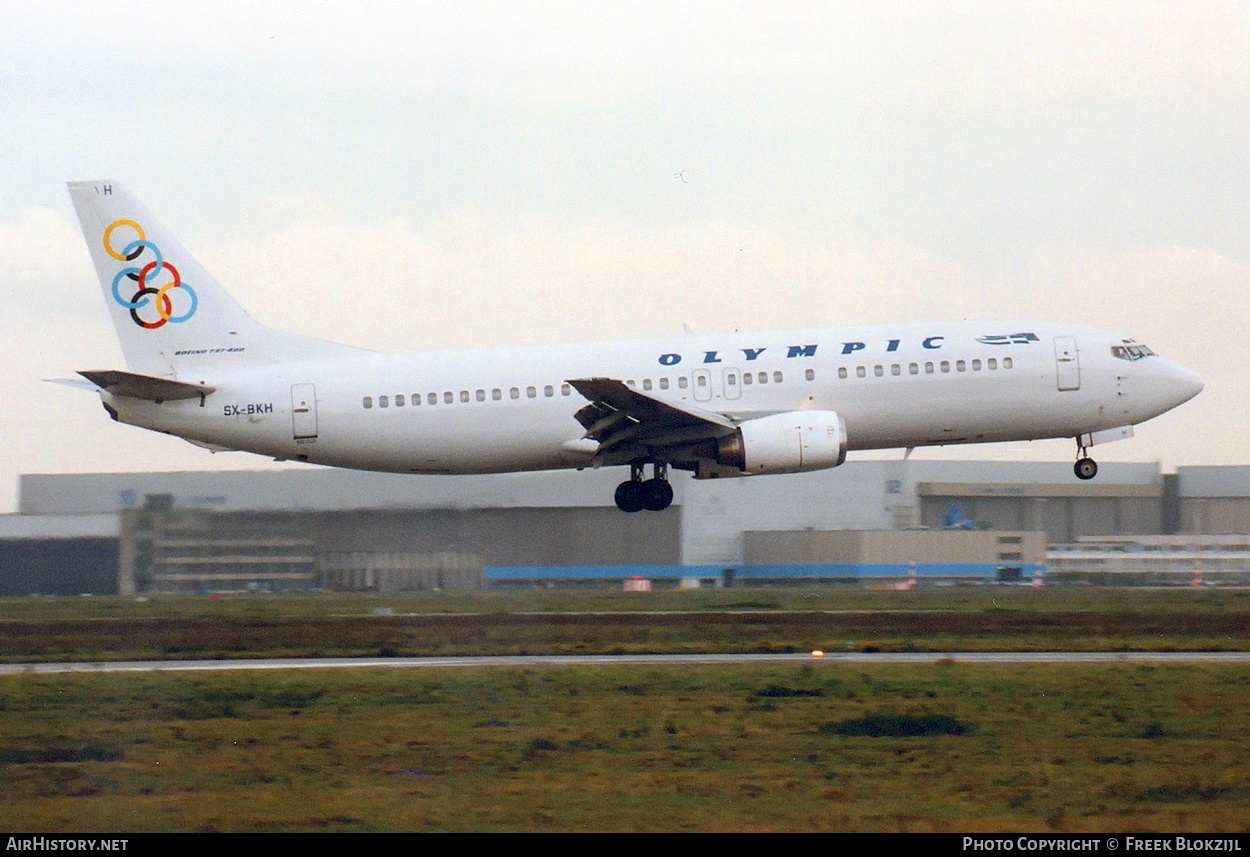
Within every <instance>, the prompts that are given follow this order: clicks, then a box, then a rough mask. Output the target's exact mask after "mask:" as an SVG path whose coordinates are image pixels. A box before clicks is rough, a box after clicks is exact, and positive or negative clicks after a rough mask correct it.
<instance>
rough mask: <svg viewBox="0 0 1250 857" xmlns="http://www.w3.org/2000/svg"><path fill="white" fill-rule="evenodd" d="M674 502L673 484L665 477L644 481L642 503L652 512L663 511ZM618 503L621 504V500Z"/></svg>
mask: <svg viewBox="0 0 1250 857" xmlns="http://www.w3.org/2000/svg"><path fill="white" fill-rule="evenodd" d="M672 503H673V486H672V485H669V484H668V482H667V481H665V480H663V479H648V480H647V481H646V482H643V483H642V505H643V507H644V508H646V509H647V510H649V511H652V512H663V511H664V510H665V509H667V508H668V507H669V506H671V505H672ZM617 505H620V504H619V502H618V503H617Z"/></svg>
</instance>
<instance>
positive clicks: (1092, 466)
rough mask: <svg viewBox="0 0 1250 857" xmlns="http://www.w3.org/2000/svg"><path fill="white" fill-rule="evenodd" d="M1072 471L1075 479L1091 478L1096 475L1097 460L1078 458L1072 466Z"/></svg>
mask: <svg viewBox="0 0 1250 857" xmlns="http://www.w3.org/2000/svg"><path fill="white" fill-rule="evenodd" d="M1072 472H1073V473H1075V474H1076V478H1077V479H1086V480H1088V479H1093V478H1094V477H1095V476H1097V475H1098V462H1096V461H1094V459H1092V458H1078V459H1077V461H1076V464H1074V465H1073V466H1072Z"/></svg>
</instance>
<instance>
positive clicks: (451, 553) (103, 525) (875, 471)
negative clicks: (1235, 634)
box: [0, 459, 1250, 596]
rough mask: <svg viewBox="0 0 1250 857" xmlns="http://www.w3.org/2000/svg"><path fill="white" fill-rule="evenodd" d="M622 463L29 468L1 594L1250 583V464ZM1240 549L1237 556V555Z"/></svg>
mask: <svg viewBox="0 0 1250 857" xmlns="http://www.w3.org/2000/svg"><path fill="white" fill-rule="evenodd" d="M618 481H619V473H617V472H615V471H602V472H596V471H585V472H580V473H577V472H557V473H531V474H509V475H491V476H414V475H395V474H375V473H363V472H356V471H347V470H333V469H321V468H309V469H306V470H264V471H220V472H173V473H100V474H75V475H62V474H58V475H41V474H31V475H24V476H22V477H21V482H20V486H19V511H18V513H17V514H14V515H0V595H10V596H11V595H25V594H32V593H45V594H61V595H64V594H77V593H82V592H91V593H100V594H105V593H122V594H130V593H139V592H210V591H239V590H265V591H283V590H305V589H329V590H344V591H353V590H360V591H399V590H441V589H462V588H477V587H486V586H518V585H521V586H529V585H547V586H550V585H599V586H602V585H621V583H622V581H627V580H633V579H645V580H647V581H650V582H652V583H654V584H655V585H656V586H676V585H686V586H693V585H714V586H726V585H728V586H758V585H787V584H789V585H796V584H809V583H811V582H821V581H823V582H861V583H863V582H868V583H874V584H881V583H882V582H889V583H890V584H891V585H915V583H916V582H917V581H919V582H921V583H927V582H928V583H931V582H984V581H991V580H997V581H1003V582H1014V581H1017V580H1022V581H1030V580H1036V579H1039V578H1042V577H1044V578H1045V579H1046V580H1047V581H1048V582H1049V581H1055V580H1065V579H1067V580H1077V579H1080V580H1084V581H1086V582H1096V583H1106V582H1115V581H1117V580H1118V581H1127V580H1129V578H1130V576H1136V577H1134V578H1133V580H1134V581H1135V582H1143V581H1155V582H1159V581H1162V582H1173V583H1176V582H1184V583H1189V582H1190V580H1191V579H1192V578H1195V577H1196V576H1198V577H1202V579H1203V581H1204V582H1205V583H1212V582H1239V583H1240V582H1250V581H1243V577H1250V535H1247V534H1250V467H1183V468H1181V469H1180V470H1179V471H1178V472H1177V473H1175V474H1165V473H1162V472H1161V471H1160V469H1159V467H1158V465H1157V464H1154V463H1129V464H1115V463H1106V464H1104V465H1103V466H1102V468H1101V469H1100V472H1099V475H1098V479H1097V480H1094V481H1092V482H1081V481H1078V480H1076V479H1075V478H1074V477H1073V475H1072V469H1071V465H1070V464H1067V463H1063V462H981V461H916V460H902V459H895V460H877V461H858V462H848V463H847V464H845V465H843V466H842V467H839V468H836V469H833V470H826V471H820V472H816V473H808V474H795V475H782V476H768V477H766V478H761V477H755V478H742V479H723V480H706V481H695V480H678V481H676V483H675V487H676V489H677V496H676V499H675V501H674V503H673V505H672V506H671V507H670V508H669V509H667V510H665V511H663V512H639V513H636V514H627V513H623V512H621V511H619V510H618V509H617V508H616V507H615V505H614V504H613V502H612V492H613V489H614V487H615V485H616V483H617V482H618ZM1242 557H1244V558H1245V560H1246V562H1244V563H1243V562H1242Z"/></svg>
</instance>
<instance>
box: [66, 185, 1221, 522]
mask: <svg viewBox="0 0 1250 857" xmlns="http://www.w3.org/2000/svg"><path fill="white" fill-rule="evenodd" d="M69 190H70V196H71V197H72V198H73V201H74V208H75V209H76V211H77V213H78V219H79V221H80V222H81V224H82V229H83V233H84V235H85V236H86V239H87V247H88V249H89V250H90V252H91V258H92V261H93V262H94V263H95V268H96V272H97V274H98V275H99V278H100V284H101V286H102V288H103V291H104V298H105V303H106V304H107V305H108V308H109V312H110V313H111V315H112V318H113V323H114V325H115V326H116V328H117V334H118V337H119V338H120V339H121V345H122V350H123V352H124V354H125V357H126V364H127V368H126V371H121V370H116V369H113V370H95V371H85V372H81V373H80V374H81V375H83V377H85V378H87V379H88V380H89V381H91V382H92V383H93V384H94V385H95V386H96V387H97V388H98V389H99V393H100V397H101V399H102V400H103V403H104V408H105V410H107V411H108V413H109V415H110V416H111V417H112V418H113V419H114V420H117V421H119V422H123V423H128V424H130V425H135V426H141V427H143V428H147V429H152V430H154V431H160V432H165V433H166V434H172V435H176V436H178V437H181V438H185V439H186V440H188V441H190V442H191V443H194V444H196V445H199V446H203V447H206V448H208V449H212V450H245V451H248V452H254V453H258V454H261V455H268V456H272V457H273V458H276V459H279V460H287V459H290V460H298V461H306V462H310V463H314V464H324V465H332V466H336V467H350V468H356V469H360V470H380V471H392V472H398V473H504V472H510V471H522V470H549V469H556V468H578V469H581V468H585V467H607V466H628V467H629V473H630V476H629V479H627V480H626V481H624V482H622V483H621V485H620V487H618V488H617V490H616V504H617V506H619V507H620V508H621V509H623V510H625V511H627V512H636V511H639V510H641V509H651V510H656V511H659V510H661V509H665V508H667V507H668V506H669V504H670V503H672V500H673V489H672V488H671V487H670V485H669V481H668V475H669V470H670V468H675V469H679V470H688V471H691V472H692V473H693V474H694V476H695V478H697V479H707V478H716V477H728V476H748V475H759V474H769V473H798V472H803V471H809V470H820V469H823V468H828V467H837V466H838V465H839V464H841V463H842V462H843V461H844V460H845V458H846V454H847V452H848V451H849V450H864V449H884V448H894V447H901V448H912V447H918V446H932V445H941V444H953V443H990V442H998V441H1015V440H1034V439H1040V438H1055V437H1070V438H1075V439H1076V444H1077V461H1076V465H1075V473H1076V476H1077V477H1079V478H1081V479H1092V478H1093V477H1094V475H1095V474H1096V473H1097V469H1098V467H1097V465H1096V464H1095V463H1094V461H1093V459H1091V458H1090V457H1089V456H1088V454H1087V449H1088V448H1089V447H1090V446H1093V445H1094V444H1096V443H1102V442H1106V441H1110V440H1118V439H1120V438H1124V437H1130V436H1131V435H1132V432H1133V429H1132V427H1133V426H1134V425H1136V424H1137V423H1140V422H1142V421H1144V420H1148V419H1150V418H1152V417H1156V416H1158V415H1159V414H1162V413H1164V412H1165V411H1168V410H1170V409H1172V408H1175V407H1176V406H1177V405H1179V404H1181V403H1182V402H1185V401H1187V400H1189V399H1191V398H1193V397H1194V396H1196V395H1197V394H1198V392H1199V391H1200V390H1202V379H1201V378H1199V377H1198V375H1197V374H1195V373H1194V372H1192V371H1190V370H1189V369H1186V368H1185V367H1183V366H1180V365H1178V364H1177V363H1174V362H1172V361H1169V360H1166V359H1164V358H1163V357H1160V356H1158V355H1156V354H1155V353H1154V352H1153V351H1151V350H1150V349H1149V348H1147V347H1146V346H1145V345H1143V344H1141V343H1138V342H1135V341H1134V340H1132V339H1127V338H1124V337H1122V336H1120V335H1119V334H1115V333H1109V332H1107V331H1105V330H1099V329H1096V328H1091V327H1083V326H1077V325H1070V324H1056V323H1054V322H1044V321H1010V320H1008V321H985V322H983V321H975V322H967V321H964V322H950V323H939V322H934V323H922V324H917V323H908V324H896V325H884V326H875V327H854V328H834V329H819V330H816V329H813V330H797V331H787V332H780V333H750V334H748V333H732V334H720V335H715V336H700V337H693V336H684V337H681V338H679V339H671V340H646V341H629V342H610V343H593V344H583V345H564V346H537V347H527V348H509V349H495V350H486V351H463V352H417V353H412V354H399V355H392V354H379V353H375V352H371V351H366V350H362V349H358V348H353V347H350V346H346V345H337V344H333V343H329V342H323V341H320V340H316V339H310V338H307V337H303V336H297V335H294V334H290V333H286V332H282V331H278V330H274V329H271V328H267V327H265V326H262V325H260V324H258V323H257V322H255V321H253V320H252V318H251V317H250V316H248V314H247V313H246V312H245V311H244V310H243V309H242V308H241V307H240V306H239V305H238V304H237V303H235V301H234V300H233V299H232V298H231V297H230V296H229V295H228V294H227V293H226V291H225V290H224V289H223V288H222V287H221V286H220V285H218V283H217V282H216V281H215V280H214V279H213V278H212V277H211V276H210V275H209V274H208V272H206V271H205V270H204V269H203V268H201V267H200V266H199V264H197V263H196V261H195V260H194V259H193V258H191V255H190V254H189V253H188V252H187V251H186V250H185V249H184V248H183V247H182V245H181V244H179V243H178V241H177V240H176V239H175V238H174V237H173V235H172V234H170V233H169V232H167V231H166V230H165V229H164V228H162V227H161V225H160V224H158V223H157V221H156V220H155V219H154V218H153V217H152V215H151V214H149V213H148V212H147V210H146V209H144V208H143V207H142V206H141V205H140V204H139V203H138V202H137V201H136V200H135V199H134V197H132V196H131V195H130V194H129V193H128V192H127V191H126V190H125V189H124V188H123V187H122V186H121V185H119V184H118V183H117V182H115V181H88V182H72V183H70V185H69ZM648 466H650V467H651V475H650V478H646V472H645V468H646V467H648Z"/></svg>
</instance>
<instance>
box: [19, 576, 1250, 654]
mask: <svg viewBox="0 0 1250 857" xmlns="http://www.w3.org/2000/svg"><path fill="white" fill-rule="evenodd" d="M813 648H821V649H825V650H828V651H845V650H867V651H959V650H967V651H1028V650H1038V649H1054V650H1063V651H1082V650H1084V651H1090V650H1146V651H1167V650H1178V651H1214V650H1226V651H1243V650H1246V649H1250V592H1242V591H1237V590H1226V591H1219V590H1215V591H1198V592H1194V591H1190V590H1179V591H1145V592H1128V591H1117V590H1087V589H1075V590H1074V589H1065V590H1060V589H1045V590H1040V591H1039V590H1032V589H1027V588H1020V587H994V588H986V589H977V590H956V589H947V590H922V591H916V592H866V591H864V590H859V589H818V590H811V591H808V592H802V591H794V590H741V591H740V590H722V591H714V590H695V591H685V592H682V591H673V592H657V593H649V594H635V593H621V592H608V591H601V590H600V591H586V592H550V591H545V590H544V591H536V590H527V591H521V592H516V593H499V592H485V593H463V594H462V593H424V594H398V595H389V596H345V595H301V596H255V595H253V596H235V597H221V598H206V597H168V598H152V599H147V600H143V601H139V600H136V599H133V598H132V599H125V598H79V599H22V600H12V601H6V602H0V661H4V662H10V663H11V662H23V661H44V660H48V661H65V660H132V659H153V658H155V659H164V658H240V657H300V656H304V657H316V656H321V657H330V656H343V657H357V656H371V657H376V656H437V655H486V654H588V653H596V654H626V653H659V652H671V653H689V652H707V651H726V652H801V651H809V650H811V649H813Z"/></svg>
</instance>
